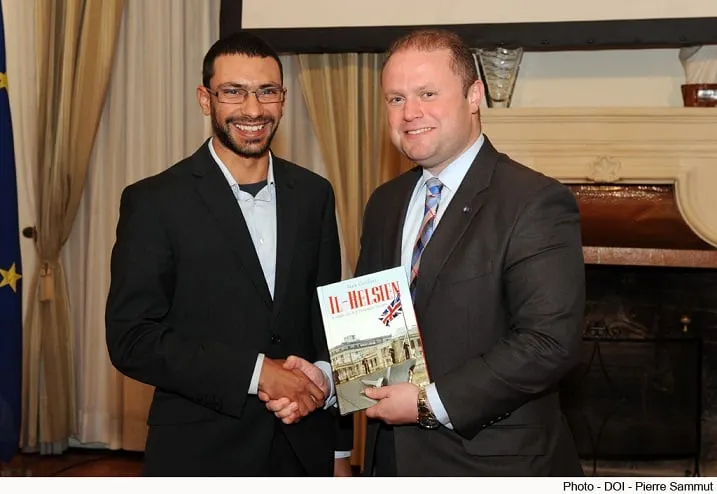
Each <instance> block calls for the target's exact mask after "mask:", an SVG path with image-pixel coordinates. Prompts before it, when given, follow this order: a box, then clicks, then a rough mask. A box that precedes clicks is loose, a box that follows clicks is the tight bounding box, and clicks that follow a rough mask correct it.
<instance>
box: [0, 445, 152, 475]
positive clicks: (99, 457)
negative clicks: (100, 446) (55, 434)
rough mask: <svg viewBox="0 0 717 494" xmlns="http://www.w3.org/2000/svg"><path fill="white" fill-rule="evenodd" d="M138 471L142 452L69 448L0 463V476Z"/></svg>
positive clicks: (124, 473) (110, 473)
mask: <svg viewBox="0 0 717 494" xmlns="http://www.w3.org/2000/svg"><path fill="white" fill-rule="evenodd" d="M141 471H142V453H135V452H129V451H107V450H86V449H70V450H68V451H66V452H65V453H64V454H62V455H39V454H21V455H18V456H16V457H15V458H13V460H12V461H11V462H10V463H9V464H3V465H0V475H1V476H21V477H23V476H32V477H135V476H139V475H140V474H141Z"/></svg>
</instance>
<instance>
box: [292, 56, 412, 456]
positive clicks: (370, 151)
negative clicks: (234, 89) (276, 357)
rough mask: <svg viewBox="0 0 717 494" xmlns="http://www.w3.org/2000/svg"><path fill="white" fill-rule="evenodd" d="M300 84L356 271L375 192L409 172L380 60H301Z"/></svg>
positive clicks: (360, 418) (361, 437)
mask: <svg viewBox="0 0 717 494" xmlns="http://www.w3.org/2000/svg"><path fill="white" fill-rule="evenodd" d="M298 60H299V67H300V71H299V79H300V81H301V88H302V92H303V94H304V99H305V100H306V105H307V107H308V110H309V115H310V117H311V121H312V122H313V124H314V131H315V132H316V137H317V139H318V141H319V147H320V148H321V155H322V157H323V161H324V164H325V165H326V172H327V175H328V178H329V180H330V181H331V182H332V184H333V186H334V190H335V191H336V209H337V212H338V216H339V221H340V222H341V225H342V233H343V239H344V247H345V258H346V261H347V262H348V263H349V265H350V266H351V267H352V271H353V267H355V265H356V261H357V259H358V252H359V247H360V246H359V243H360V239H361V223H362V218H363V210H364V206H365V205H366V201H367V200H368V198H369V196H370V194H371V192H373V190H374V189H375V188H376V187H377V186H378V185H379V184H380V183H382V182H383V181H385V180H387V179H389V178H393V177H394V176H396V175H397V174H398V173H399V171H400V170H401V169H403V168H405V167H406V164H405V161H404V160H402V158H401V156H400V154H399V153H398V151H397V150H396V149H395V148H394V146H393V145H392V144H391V142H390V140H389V139H388V134H387V131H386V128H387V127H386V121H385V120H386V119H385V116H384V104H383V97H382V96H381V86H380V70H381V62H382V55H377V54H372V53H361V54H359V53H342V54H322V55H299V56H298ZM354 424H355V434H354V451H353V453H352V463H353V464H354V465H359V466H361V468H363V450H364V442H365V435H366V432H365V428H366V417H365V415H364V414H363V413H357V414H356V415H355V420H354Z"/></svg>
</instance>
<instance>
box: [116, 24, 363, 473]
mask: <svg viewBox="0 0 717 494" xmlns="http://www.w3.org/2000/svg"><path fill="white" fill-rule="evenodd" d="M285 96H286V89H284V87H283V72H282V66H281V61H280V60H279V57H278V56H277V54H276V52H275V51H274V50H273V49H272V48H271V47H270V46H269V45H268V44H266V43H265V42H264V41H263V40H261V39H259V38H257V37H255V36H253V35H250V34H247V33H244V32H240V33H238V34H235V35H233V36H231V37H228V38H225V39H222V40H219V41H218V42H217V43H215V44H214V46H212V48H211V49H210V50H209V51H208V52H207V54H206V56H205V59H204V67H203V81H202V85H201V86H199V87H198V88H197V98H198V100H199V105H200V107H201V109H202V112H203V113H204V114H205V115H207V116H209V117H210V118H211V122H212V128H213V136H212V137H211V138H210V139H208V140H207V142H205V143H204V145H203V146H202V147H201V148H199V150H197V151H196V152H195V153H194V154H193V155H192V156H190V157H188V158H186V159H184V160H182V161H180V162H179V163H177V164H175V165H174V166H172V167H170V168H169V169H168V170H166V171H164V172H162V173H160V174H158V175H156V176H153V177H149V178H147V179H144V180H141V181H140V182H138V183H136V184H133V185H131V186H129V187H127V188H126V190H125V191H124V192H123V194H122V201H121V205H120V219H119V223H118V226H117V241H116V244H115V246H114V249H113V252H112V263H111V275H112V280H111V286H110V293H109V296H108V300H107V314H106V323H107V328H106V336H107V345H108V349H109V353H110V357H111V360H112V363H113V364H114V365H115V367H117V369H119V370H120V371H121V372H122V373H124V374H125V375H127V376H129V377H131V378H134V379H136V380H139V381H141V382H144V383H147V384H149V385H152V386H154V387H155V394H154V399H153V402H152V406H151V409H150V413H149V419H148V423H149V426H150V429H149V435H148V438H147V444H146V450H145V468H144V473H145V475H158V476H184V475H187V476H304V475H309V476H329V475H332V474H335V475H346V474H350V465H349V461H348V452H349V451H350V449H351V447H352V444H351V442H352V437H351V434H350V430H344V432H343V433H340V432H339V429H340V428H339V426H338V422H339V418H338V415H337V413H336V411H335V407H333V406H332V405H333V402H334V401H335V397H334V389H333V383H332V379H331V368H330V365H329V363H328V361H329V356H328V349H327V347H326V340H325V337H324V332H323V327H322V323H321V317H320V314H319V308H318V303H317V299H316V287H317V286H318V285H323V284H326V283H331V282H334V281H337V280H339V279H340V277H341V266H340V264H341V263H340V249H339V240H338V231H337V224H336V216H335V209H334V193H333V189H332V187H331V185H330V184H329V182H328V181H326V180H325V179H323V178H322V177H320V176H318V175H316V174H314V173H312V172H310V171H308V170H306V169H304V168H301V167H299V166H297V165H295V164H293V163H290V162H288V161H285V160H283V159H281V158H279V157H277V156H275V155H273V154H272V153H271V152H270V145H271V142H272V138H273V137H274V134H275V133H276V130H277V128H278V125H279V121H280V120H281V116H282V112H283V107H284V98H285ZM269 400H275V401H276V400H280V401H283V402H285V403H291V404H290V405H289V406H290V407H291V409H292V410H293V412H294V413H295V415H296V416H299V417H300V420H299V421H298V422H296V423H292V424H288V423H284V422H282V420H281V419H280V418H278V417H277V416H275V415H274V414H273V413H272V412H271V411H270V410H268V409H267V407H266V406H265V402H267V401H269ZM287 422H288V421H287Z"/></svg>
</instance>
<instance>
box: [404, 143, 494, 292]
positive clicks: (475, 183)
mask: <svg viewBox="0 0 717 494" xmlns="http://www.w3.org/2000/svg"><path fill="white" fill-rule="evenodd" d="M497 159H498V152H497V151H496V150H495V148H494V147H493V145H492V144H491V143H490V142H489V141H488V138H487V137H486V139H485V142H484V143H483V146H482V148H481V150H480V151H479V152H478V155H477V156H476V158H475V159H474V160H473V163H472V164H471V167H470V168H469V169H468V173H466V176H465V177H464V178H463V182H462V183H461V185H460V187H458V190H457V191H456V193H455V195H454V196H453V199H451V202H450V204H449V205H448V209H446V211H445V213H443V217H442V218H441V221H440V223H438V226H437V227H436V229H435V230H434V232H433V236H432V237H431V240H430V242H428V245H426V248H425V249H424V251H423V254H422V255H421V267H420V272H419V274H418V278H419V282H418V286H417V288H416V304H417V305H418V304H422V303H423V302H425V301H427V300H428V298H429V296H430V294H431V292H432V291H433V287H434V285H435V283H436V278H437V277H438V274H439V273H440V272H441V269H443V265H444V264H445V263H446V261H447V260H448V257H449V256H450V255H451V253H452V252H453V250H454V249H455V247H456V245H458V242H459V241H460V240H461V239H462V238H463V235H464V234H465V232H466V230H467V229H468V226H469V225H470V224H471V222H472V221H473V218H474V217H475V216H476V214H478V211H480V209H481V208H482V207H483V204H484V202H485V200H486V197H487V196H486V194H482V192H483V191H484V190H485V189H486V188H487V187H488V186H489V185H490V180H491V177H492V175H493V170H494V168H495V163H496V161H497Z"/></svg>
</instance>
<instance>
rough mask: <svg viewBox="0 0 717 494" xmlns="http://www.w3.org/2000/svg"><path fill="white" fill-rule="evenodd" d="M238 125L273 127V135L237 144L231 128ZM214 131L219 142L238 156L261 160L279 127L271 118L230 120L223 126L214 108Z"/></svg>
mask: <svg viewBox="0 0 717 494" xmlns="http://www.w3.org/2000/svg"><path fill="white" fill-rule="evenodd" d="M236 123H238V124H241V125H262V124H263V125H271V127H272V130H271V134H269V135H267V136H266V137H263V138H260V139H248V140H245V141H243V142H237V141H236V140H235V139H234V137H232V134H231V126H232V125H234V124H236ZM212 129H214V135H215V136H216V137H217V139H219V142H221V143H222V144H223V145H224V146H225V147H226V148H227V149H229V150H231V151H232V152H234V153H235V154H237V155H238V156H241V157H242V158H259V157H261V156H264V155H265V154H266V153H267V151H268V150H269V147H270V146H271V141H272V140H273V139H274V134H276V131H277V129H278V126H277V125H276V121H275V120H274V119H273V118H271V117H269V118H262V119H255V120H252V119H243V118H229V119H227V120H225V121H224V123H223V124H222V123H220V122H219V120H218V119H217V114H216V112H215V111H214V108H212Z"/></svg>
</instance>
